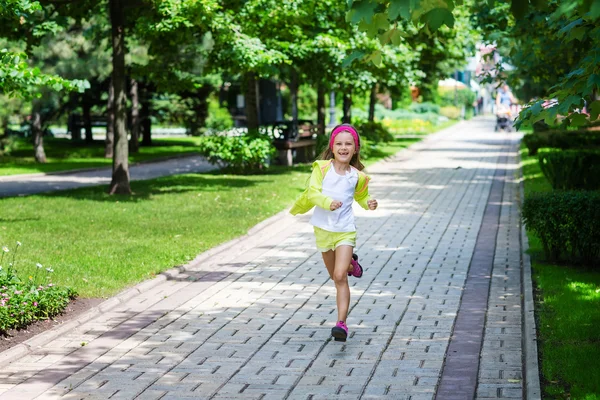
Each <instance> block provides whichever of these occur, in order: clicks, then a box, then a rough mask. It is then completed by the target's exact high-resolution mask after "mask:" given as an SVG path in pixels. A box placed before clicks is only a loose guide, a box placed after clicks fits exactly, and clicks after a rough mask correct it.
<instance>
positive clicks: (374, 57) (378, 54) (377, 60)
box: [371, 50, 381, 67]
mask: <svg viewBox="0 0 600 400" xmlns="http://www.w3.org/2000/svg"><path fill="white" fill-rule="evenodd" d="M371 61H373V64H375V65H376V66H377V67H381V51H380V50H377V51H375V52H374V53H373V54H372V58H371Z"/></svg>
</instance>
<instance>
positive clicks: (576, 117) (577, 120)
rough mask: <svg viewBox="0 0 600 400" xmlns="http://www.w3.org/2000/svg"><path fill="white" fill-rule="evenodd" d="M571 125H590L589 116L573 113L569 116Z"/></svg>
mask: <svg viewBox="0 0 600 400" xmlns="http://www.w3.org/2000/svg"><path fill="white" fill-rule="evenodd" d="M569 119H570V121H571V125H574V126H582V125H586V124H587V123H588V119H587V116H586V115H585V114H579V113H573V114H571V115H569Z"/></svg>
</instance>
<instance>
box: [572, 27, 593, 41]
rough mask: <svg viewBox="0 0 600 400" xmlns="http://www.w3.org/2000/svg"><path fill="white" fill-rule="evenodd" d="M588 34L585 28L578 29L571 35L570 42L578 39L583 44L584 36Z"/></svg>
mask: <svg viewBox="0 0 600 400" xmlns="http://www.w3.org/2000/svg"><path fill="white" fill-rule="evenodd" d="M587 32H588V28H585V27H583V26H580V27H577V28H575V29H573V30H571V32H570V33H569V36H568V40H573V39H577V40H579V41H580V42H581V40H582V39H583V36H584V35H585V34H586V33H587Z"/></svg>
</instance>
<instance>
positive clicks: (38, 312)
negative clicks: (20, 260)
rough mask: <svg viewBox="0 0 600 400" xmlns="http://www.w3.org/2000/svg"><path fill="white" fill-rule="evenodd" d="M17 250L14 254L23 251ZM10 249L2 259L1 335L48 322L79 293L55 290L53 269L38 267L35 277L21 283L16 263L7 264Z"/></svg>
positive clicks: (0, 271) (59, 288) (13, 259)
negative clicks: (12, 330)
mask: <svg viewBox="0 0 600 400" xmlns="http://www.w3.org/2000/svg"><path fill="white" fill-rule="evenodd" d="M20 245H21V244H20V243H19V242H17V246H16V247H15V249H14V254H15V255H16V252H17V250H18V248H19V247H20ZM7 253H9V249H8V247H3V248H2V257H1V258H0V334H2V335H5V334H6V332H7V331H8V330H9V329H21V328H24V327H26V326H27V325H29V324H31V323H32V322H34V321H37V320H44V319H48V318H51V317H53V316H55V315H58V314H60V313H61V312H62V311H63V310H64V309H65V307H66V306H67V304H69V301H70V300H72V299H74V298H75V297H76V296H77V293H75V291H73V290H72V289H70V288H68V287H61V286H55V285H54V284H53V283H52V282H51V280H50V275H51V273H52V272H54V271H53V270H52V269H51V268H46V269H45V270H44V269H43V267H42V265H41V264H37V270H36V273H35V275H34V276H29V277H28V278H27V279H21V278H20V277H19V276H18V274H17V271H16V269H15V268H14V265H15V255H13V257H12V262H10V263H8V265H6V264H4V263H3V262H4V258H5V255H6V254H7Z"/></svg>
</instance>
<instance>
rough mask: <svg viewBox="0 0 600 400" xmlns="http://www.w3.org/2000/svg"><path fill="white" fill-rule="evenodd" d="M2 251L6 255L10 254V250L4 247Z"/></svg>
mask: <svg viewBox="0 0 600 400" xmlns="http://www.w3.org/2000/svg"><path fill="white" fill-rule="evenodd" d="M2 251H3V252H5V253H8V252H9V251H10V250H9V249H8V247H6V246H4V247H3V248H2Z"/></svg>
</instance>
